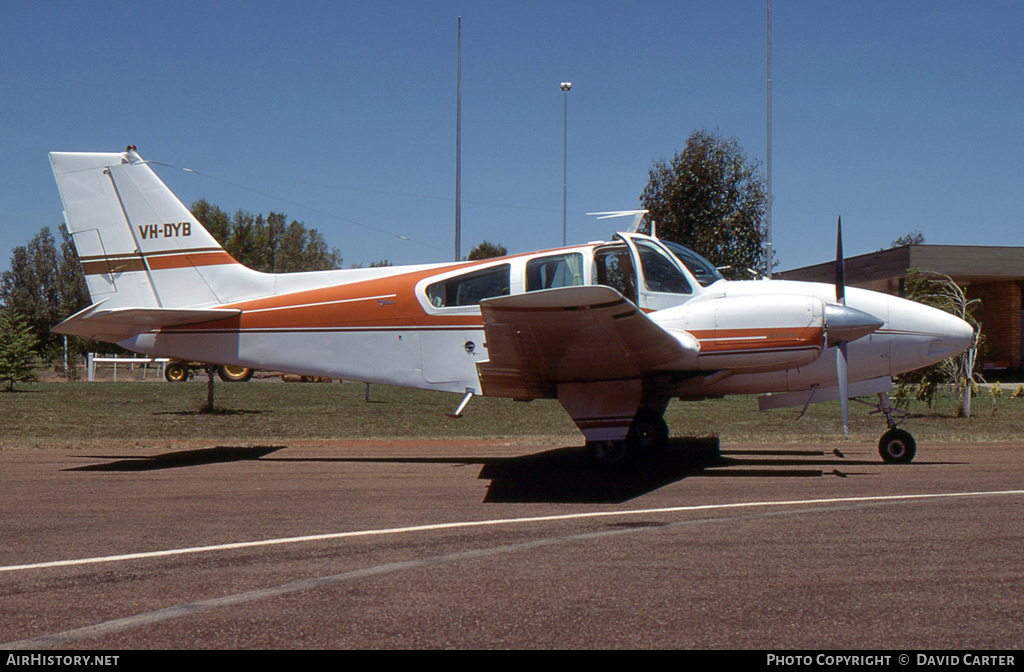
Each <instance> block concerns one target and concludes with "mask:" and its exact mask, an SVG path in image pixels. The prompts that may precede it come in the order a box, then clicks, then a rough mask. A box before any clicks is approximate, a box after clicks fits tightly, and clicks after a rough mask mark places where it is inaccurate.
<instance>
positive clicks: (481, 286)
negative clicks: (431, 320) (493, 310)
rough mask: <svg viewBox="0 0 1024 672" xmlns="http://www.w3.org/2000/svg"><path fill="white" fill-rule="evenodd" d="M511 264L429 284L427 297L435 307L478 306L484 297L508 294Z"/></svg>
mask: <svg viewBox="0 0 1024 672" xmlns="http://www.w3.org/2000/svg"><path fill="white" fill-rule="evenodd" d="M510 268H511V266H509V264H503V265H501V266H492V267H490V268H485V269H484V270H482V271H473V272H472V273H466V274H464V275H457V276H455V277H453V278H447V279H446V280H441V281H440V282H435V283H434V284H432V285H428V286H427V298H428V299H429V300H430V305H432V306H434V307H435V308H447V307H451V306H476V305H478V304H479V303H480V302H481V301H483V300H484V299H489V298H491V297H494V296H507V295H508V293H509V269H510Z"/></svg>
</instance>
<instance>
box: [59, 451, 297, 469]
mask: <svg viewBox="0 0 1024 672" xmlns="http://www.w3.org/2000/svg"><path fill="white" fill-rule="evenodd" d="M282 448H285V446H217V447H216V448H200V449H197V450H178V451H175V452H173V453H161V454H160V455H140V456H138V457H125V456H123V455H118V456H117V457H116V458H109V457H107V456H104V455H83V456H82V457H87V458H92V459H113V460H114V461H113V462H104V463H102V464H90V465H87V466H84V467H71V468H70V469H65V470H64V471H156V470H160V469H177V468H180V467H195V466H199V465H203V464H219V463H223V462H240V461H243V460H258V459H260V458H261V457H265V456H266V455H269V454H270V453H273V452H274V451H276V450H281V449H282Z"/></svg>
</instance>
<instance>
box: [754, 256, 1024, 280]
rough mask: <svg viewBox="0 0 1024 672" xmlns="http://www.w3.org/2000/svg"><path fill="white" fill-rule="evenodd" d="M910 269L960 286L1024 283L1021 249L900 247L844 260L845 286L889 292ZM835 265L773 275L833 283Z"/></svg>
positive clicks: (814, 266) (821, 265) (815, 266)
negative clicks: (947, 278) (938, 275)
mask: <svg viewBox="0 0 1024 672" xmlns="http://www.w3.org/2000/svg"><path fill="white" fill-rule="evenodd" d="M912 268H923V269H927V270H929V271H935V272H936V273H944V274H946V275H948V276H950V277H951V278H953V279H954V280H955V281H956V282H957V283H959V284H961V285H969V284H984V283H987V282H1005V281H1008V280H1024V247H998V246H990V245H903V246H901V247H894V248H891V249H888V250H879V251H878V252H871V253H869V254H861V255H858V256H856V257H847V259H846V263H845V269H846V283H847V284H849V285H856V286H858V287H865V288H868V289H877V290H880V291H891V285H892V281H893V280H896V279H898V278H903V277H906V275H907V271H908V270H909V269H912ZM835 273H836V271H835V261H828V262H825V263H822V264H815V265H813V266H804V267H802V268H794V269H792V270H789V271H782V272H781V273H776V274H773V275H775V276H776V277H779V278H784V279H786V280H806V281H812V282H833V281H834V280H835Z"/></svg>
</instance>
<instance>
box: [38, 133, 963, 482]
mask: <svg viewBox="0 0 1024 672" xmlns="http://www.w3.org/2000/svg"><path fill="white" fill-rule="evenodd" d="M50 161H51V163H52V165H53V171H54V174H55V176H56V179H57V185H58V187H59V189H60V193H61V198H62V199H63V201H64V216H65V222H66V224H67V227H68V230H69V232H70V233H71V235H72V237H73V239H74V242H75V245H76V247H77V250H78V254H79V258H80V260H81V262H82V268H83V270H84V272H85V277H86V281H87V283H88V286H89V292H90V294H91V297H92V300H93V302H94V303H93V305H91V306H89V307H88V308H86V309H85V310H83V311H81V312H79V313H77V314H76V315H73V316H72V317H70V318H68V319H67V320H65V321H64V322H63V323H61V324H60V325H58V326H57V327H56V328H55V329H54V330H55V331H57V332H59V333H64V334H73V335H78V336H83V337H86V338H94V339H98V340H103V341H110V342H114V343H118V344H120V345H121V346H123V347H125V348H127V349H129V350H133V351H135V352H140V353H145V354H150V355H158V356H164V357H176V358H181V359H188V360H198V361H204V362H211V363H213V362H216V363H218V364H229V365H238V366H247V367H254V368H260V369H269V370H277V371H287V372H292V373H298V374H307V375H315V376H329V377H339V378H344V379H347V380H356V381H364V382H370V383H383V384H388V385H401V386H407V387H415V388H424V389H431V390H442V391H447V392H457V393H460V394H464V395H465V396H464V398H463V401H462V403H461V404H460V405H459V408H458V410H457V411H456V413H455V414H456V415H458V414H460V413H461V412H462V410H463V409H464V407H465V405H466V402H468V401H469V399H470V398H471V397H472V395H489V396H500V397H511V398H514V399H521V400H530V399H542V398H553V399H558V401H559V403H561V405H562V407H563V408H564V409H565V410H566V411H567V412H568V413H569V415H570V416H571V417H572V419H573V421H574V422H575V423H576V425H577V427H579V429H580V430H581V431H582V432H583V435H584V436H585V437H586V440H587V443H588V445H590V446H591V447H592V448H593V449H594V452H595V454H596V455H597V456H598V457H599V458H600V459H601V460H603V461H606V462H618V461H624V460H627V459H629V458H631V457H632V456H633V455H635V454H638V453H642V452H643V450H645V449H650V448H652V447H655V446H658V445H662V444H664V443H665V442H666V441H667V440H668V428H667V426H666V423H665V421H664V419H663V415H664V412H665V409H666V408H667V406H668V403H669V401H670V400H671V399H673V398H681V399H700V398H706V397H717V396H721V395H727V394H751V393H760V394H765V396H762V397H761V405H762V408H771V407H779V406H793V405H805V404H808V403H810V402H812V401H823V400H826V399H836V398H839V399H841V401H842V402H843V403H842V409H843V423H844V429H845V425H846V413H847V411H846V400H847V399H848V398H850V397H853V396H859V395H866V394H877V395H878V398H879V402H878V403H879V407H880V408H881V409H882V410H883V411H884V412H885V414H886V417H887V418H888V423H889V431H887V432H886V433H885V435H884V436H883V437H882V440H881V441H880V443H879V450H880V453H881V455H882V457H883V459H885V460H886V461H890V462H907V461H910V460H911V459H913V456H914V453H915V450H916V448H915V445H914V440H913V438H912V437H911V436H910V434H908V433H907V432H905V431H904V430H901V429H897V428H896V424H895V422H894V421H893V420H892V414H891V413H890V408H889V402H888V397H887V396H886V392H887V391H888V390H889V389H890V387H891V376H893V375H896V374H899V373H903V372H905V371H910V370H912V369H916V368H920V367H922V366H926V365H928V364H932V363H934V362H938V361H941V360H943V359H944V358H947V357H950V356H951V355H954V354H956V353H958V352H960V351H962V350H963V349H965V348H966V347H967V346H968V345H969V344H970V343H971V340H972V335H973V332H972V329H971V327H970V326H969V325H968V324H967V323H965V322H964V321H962V320H960V319H957V318H956V317H953V316H950V315H948V314H946V313H944V312H941V311H939V310H936V309H933V308H929V307H926V306H923V305H921V304H918V303H913V302H910V301H907V300H904V299H900V298H897V297H893V296H889V295H886V294H881V293H876V292H870V291H866V290H861V289H856V288H850V289H846V288H845V286H844V285H845V283H844V282H843V281H842V275H841V273H837V283H836V285H835V286H832V285H828V284H817V283H805V282H791V281H780V280H756V281H744V282H737V281H727V280H724V279H722V278H721V276H720V275H719V274H718V272H717V271H716V270H715V268H714V267H713V266H711V264H710V263H708V262H707V261H706V260H704V259H702V258H701V257H699V256H698V255H696V254H694V253H693V252H692V251H690V250H688V249H686V248H683V247H681V246H677V245H674V244H672V243H664V242H662V241H659V240H657V239H656V238H653V237H651V236H646V235H642V234H639V233H636V232H635V229H636V226H635V225H634V227H633V230H631V231H629V232H624V233H620V234H617V235H616V236H615V237H614V239H613V240H612V241H610V242H594V243H588V244H586V245H577V246H570V247H564V248H560V249H555V250H548V251H543V252H533V253H529V254H519V255H514V256H510V257H501V258H497V259H488V260H484V261H472V262H461V263H446V264H431V265H419V266H405V267H386V268H369V269H351V270H334V271H319V272H308V273H282V274H267V273H260V272H257V271H254V270H251V269H249V268H246V267H245V266H242V265H241V264H239V263H238V262H236V261H235V260H234V259H233V258H232V257H231V256H230V255H228V253H227V252H225V251H224V249H223V248H222V247H221V246H220V245H219V244H218V243H217V241H216V240H215V239H214V238H213V237H212V236H211V235H210V234H209V233H208V232H207V231H206V230H205V229H204V228H203V227H202V225H201V224H200V223H199V222H198V221H197V220H196V219H195V217H193V216H192V214H191V213H190V212H189V211H188V209H187V208H186V207H185V206H184V205H183V204H182V203H181V202H180V201H179V200H178V199H177V198H176V197H175V196H174V194H173V193H171V191H170V190H169V189H168V188H167V186H166V185H164V183H163V182H162V181H161V180H160V179H159V178H158V177H157V175H156V174H155V173H154V172H153V170H152V169H151V168H150V167H149V166H148V165H147V164H146V162H145V161H143V160H142V158H141V157H140V156H139V155H138V153H137V152H136V151H135V148H134V147H129V148H128V150H127V151H125V152H123V153H57V152H55V153H51V154H50ZM638 219H639V218H638ZM841 261H842V259H841V253H840V254H839V260H838V263H837V266H838V268H840V269H841V268H842V264H841ZM844 304H845V305H844ZM832 350H834V351H835V352H836V355H835V356H832V355H831V354H827V353H830V352H831V351H832Z"/></svg>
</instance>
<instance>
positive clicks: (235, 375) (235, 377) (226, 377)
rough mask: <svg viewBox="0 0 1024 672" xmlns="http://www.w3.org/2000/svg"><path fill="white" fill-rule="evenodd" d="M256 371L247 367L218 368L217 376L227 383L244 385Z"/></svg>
mask: <svg viewBox="0 0 1024 672" xmlns="http://www.w3.org/2000/svg"><path fill="white" fill-rule="evenodd" d="M254 373H255V371H253V370H252V369H250V368H248V367H245V366H228V365H224V366H218V367H217V375H218V376H220V379H221V380H223V381H224V382H225V383H244V382H246V381H247V380H249V379H250V378H252V374H254Z"/></svg>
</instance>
